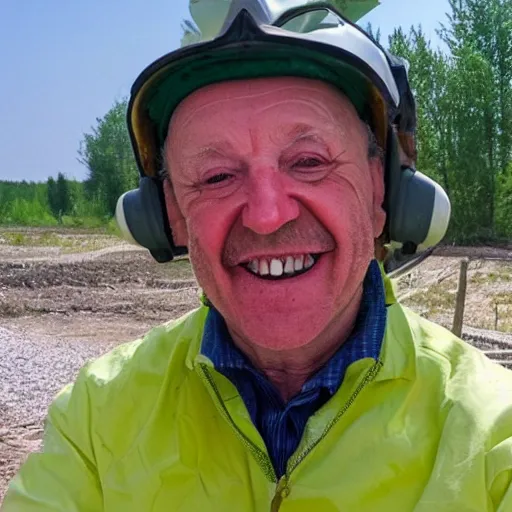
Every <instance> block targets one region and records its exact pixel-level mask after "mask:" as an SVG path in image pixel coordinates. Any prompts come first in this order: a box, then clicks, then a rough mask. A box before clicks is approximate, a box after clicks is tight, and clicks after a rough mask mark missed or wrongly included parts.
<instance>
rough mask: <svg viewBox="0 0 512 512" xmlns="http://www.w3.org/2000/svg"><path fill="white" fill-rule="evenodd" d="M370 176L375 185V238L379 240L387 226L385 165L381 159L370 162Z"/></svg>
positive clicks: (376, 158)
mask: <svg viewBox="0 0 512 512" xmlns="http://www.w3.org/2000/svg"><path fill="white" fill-rule="evenodd" d="M368 164H369V168H370V175H371V177H372V184H373V236H374V238H379V236H380V235H381V234H382V231H384V226H385V224H386V212H385V211H384V206H383V204H384V194H385V186H384V165H383V163H382V160H381V158H379V157H375V158H371V159H370V160H369V163H368Z"/></svg>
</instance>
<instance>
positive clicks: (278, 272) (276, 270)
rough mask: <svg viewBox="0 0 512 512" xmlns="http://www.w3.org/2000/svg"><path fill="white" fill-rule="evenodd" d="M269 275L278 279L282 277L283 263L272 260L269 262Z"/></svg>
mask: <svg viewBox="0 0 512 512" xmlns="http://www.w3.org/2000/svg"><path fill="white" fill-rule="evenodd" d="M270 275H272V276H274V277H279V276H282V275H283V262H282V261H281V260H276V259H273V260H271V261H270Z"/></svg>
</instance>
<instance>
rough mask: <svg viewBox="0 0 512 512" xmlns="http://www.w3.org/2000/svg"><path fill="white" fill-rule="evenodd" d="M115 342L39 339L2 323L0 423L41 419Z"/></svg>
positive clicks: (1, 424) (9, 424) (7, 423)
mask: <svg viewBox="0 0 512 512" xmlns="http://www.w3.org/2000/svg"><path fill="white" fill-rule="evenodd" d="M114 345H115V344H113V343H110V344H106V343H105V344H98V343H95V344H92V343H90V342H88V341H84V340H58V339H54V338H50V337H38V338H37V340H36V339H31V338H30V337H28V336H26V335H22V334H19V333H16V334H15V333H13V332H11V331H8V330H7V329H4V328H2V327H0V427H9V426H17V425H22V424H29V423H39V422H41V421H42V420H43V419H44V417H45V416H46V412H47V408H48V405H49V404H50V402H51V401H52V400H53V397H54V396H55V394H56V393H57V392H58V391H59V390H60V389H61V388H62V387H63V386H65V385H66V384H67V383H68V382H72V381H74V379H75V377H76V375H77V373H78V370H79V369H80V368H81V367H82V366H83V365H84V364H85V363H86V362H87V361H89V360H91V359H94V358H96V357H98V356H100V355H101V354H103V353H105V352H107V351H108V350H109V349H111V348H112V347H113V346H114Z"/></svg>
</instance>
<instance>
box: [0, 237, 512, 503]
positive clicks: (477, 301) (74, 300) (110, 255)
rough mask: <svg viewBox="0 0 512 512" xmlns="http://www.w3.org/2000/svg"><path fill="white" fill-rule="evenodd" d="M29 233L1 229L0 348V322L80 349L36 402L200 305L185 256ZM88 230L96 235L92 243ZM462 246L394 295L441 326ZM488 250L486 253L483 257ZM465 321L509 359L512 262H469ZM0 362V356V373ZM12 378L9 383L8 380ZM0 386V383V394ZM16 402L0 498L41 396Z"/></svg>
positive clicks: (0, 421)
mask: <svg viewBox="0 0 512 512" xmlns="http://www.w3.org/2000/svg"><path fill="white" fill-rule="evenodd" d="M37 233H39V232H37ZM37 233H36V235H37V236H40V237H41V236H42V237H43V238H44V240H43V241H42V242H41V243H39V239H38V238H37V236H36V235H34V234H33V233H32V234H31V232H30V231H27V232H24V237H25V238H19V237H18V238H13V235H11V234H9V235H5V233H2V232H0V326H1V327H0V348H1V345H2V332H1V328H3V329H5V331H4V333H3V336H4V339H5V340H6V341H5V342H4V343H6V344H9V343H10V344H11V345H6V346H9V347H11V346H12V347H18V346H20V344H23V343H24V341H23V340H30V343H31V344H32V345H33V346H34V347H35V349H34V350H43V349H42V348H39V349H38V348H37V347H38V340H45V343H47V345H44V346H45V347H46V346H48V347H50V348H49V349H48V350H55V353H56V354H60V353H62V350H63V347H69V348H68V352H69V351H71V352H73V351H77V350H78V349H77V348H76V347H80V351H81V352H80V351H79V352H80V354H82V355H81V356H80V357H81V358H82V359H80V358H78V359H76V361H74V362H73V364H71V365H68V364H67V363H66V365H67V366H66V367H68V366H69V367H70V368H71V370H69V371H70V373H64V374H63V376H62V380H63V382H61V381H60V380H57V381H56V382H53V381H52V384H51V386H50V385H49V388H50V391H48V392H46V394H44V398H37V400H40V401H42V402H46V401H49V400H50V399H51V396H52V395H51V393H53V392H54V391H55V390H57V389H59V387H60V386H61V385H62V384H65V382H67V380H66V379H72V378H73V375H74V373H73V372H75V371H76V370H77V368H79V366H80V365H81V364H83V362H84V361H86V360H87V359H88V358H90V357H95V356H96V354H98V355H99V354H100V353H102V352H105V351H106V350H108V349H109V348H110V347H112V346H114V345H115V344H118V343H121V342H124V341H130V340H133V339H135V338H137V337H139V336H140V335H142V334H143V333H145V332H147V331H148V330H149V329H150V328H151V327H153V326H155V325H157V324H159V323H162V322H165V321H168V320H170V319H172V318H175V317H178V316H180V315H182V314H183V313H185V312H186V311H189V310H190V309H192V308H193V307H195V306H197V305H198V304H199V298H198V288H197V284H196V282H195V280H194V276H193V274H192V271H191V267H190V264H189V262H188V259H186V258H185V259H179V260H176V261H173V262H171V263H168V264H163V265H162V264H158V263H156V262H154V261H153V260H152V258H151V257H150V256H149V255H148V254H147V253H146V252H145V251H143V250H137V249H134V248H133V247H131V246H128V245H127V244H124V243H121V242H120V241H119V240H118V239H117V238H115V237H109V236H107V235H92V234H90V233H83V234H76V233H75V234H73V235H69V233H64V234H59V233H57V236H58V237H61V238H62V239H65V243H59V244H58V245H55V246H52V245H49V242H53V241H55V240H57V239H56V238H51V237H48V236H47V235H46V234H44V232H43V235H41V233H39V234H37ZM27 236H29V237H30V236H34V237H35V238H34V239H33V243H34V245H32V246H31V245H12V243H13V240H14V243H19V242H24V243H26V242H27V238H26V237H27ZM95 236H97V237H99V238H98V239H97V240H93V241H92V242H91V237H92V238H93V239H94V237H95ZM70 237H71V240H70ZM30 240H31V239H30ZM59 240H60V239H59ZM59 240H57V242H59ZM462 252H463V253H462V254H460V253H457V252H455V253H453V252H452V253H451V254H454V256H456V257H452V256H450V255H449V256H442V257H441V256H436V257H431V258H429V259H427V260H426V261H425V262H424V263H423V264H422V265H421V266H419V267H417V268H416V269H414V270H413V271H412V272H411V273H410V274H408V275H406V276H404V277H402V278H401V279H400V280H399V281H398V283H397V289H398V295H399V296H400V297H402V299H403V301H404V302H405V303H407V304H409V305H411V307H413V308H414V309H416V310H418V311H419V312H420V313H421V314H423V315H425V316H427V317H429V318H431V319H433V320H435V321H438V322H440V323H442V324H444V325H445V326H447V327H449V326H450V324H451V319H452V318H453V305H454V298H455V293H456V289H457V279H458V269H459V261H460V256H468V254H464V251H462ZM470 252H471V251H470ZM471 254H474V252H473V253H471ZM492 254H494V253H492V251H491V256H490V257H492ZM500 254H501V256H503V254H502V253H500ZM494 255H495V254H494ZM511 256H512V254H511ZM487 257H489V256H487ZM465 323H466V324H467V325H468V326H469V327H474V328H475V329H476V331H475V332H476V335H475V336H473V337H472V339H473V340H476V342H475V343H476V344H478V343H480V346H481V348H482V349H484V350H491V351H493V350H495V349H496V350H499V351H500V355H497V356H496V357H495V358H496V359H499V360H500V361H506V360H507V359H509V358H510V359H512V336H511V333H512V261H494V260H493V261H488V260H485V261H484V260H475V261H472V262H471V263H470V269H469V275H468V298H467V307H466V317H465ZM481 329H493V330H495V331H498V333H496V336H498V338H499V337H500V336H502V337H501V338H499V339H498V341H496V342H493V341H492V340H491V341H485V340H486V339H487V338H485V336H484V337H483V338H482V337H481V332H480V330H481ZM472 332H473V331H472ZM500 332H501V334H500ZM473 334H474V333H473ZM13 337H14V338H13ZM469 338H471V336H469ZM491 338H492V337H491ZM479 339H480V342H479V341H478V340H479ZM482 340H483V341H482ZM27 343H28V342H27ZM41 343H42V341H41ZM493 343H494V344H493ZM55 344H57V345H55ZM504 349H510V350H508V352H507V350H505V351H504ZM6 350H7V349H6ZM9 350H11V349H10V348H9ZM1 353H2V352H1V351H0V354H1ZM30 354H31V353H29V354H28V355H27V354H25V355H21V356H20V357H21V359H22V360H23V361H26V359H30V358H31V357H33V356H32V355H30ZM1 363H2V361H1V360H0V377H1V376H2V364H1ZM52 364H53V363H52ZM61 366H62V365H61ZM57 368H59V366H57ZM4 371H5V372H7V375H14V374H15V371H14V370H13V369H12V364H11V367H10V368H8V369H6V368H4ZM33 371H35V370H33V369H31V368H28V369H27V372H28V373H27V375H29V376H32V378H33V379H35V380H37V375H36V376H35V377H34V376H33V375H32V373H31V372H33ZM9 372H10V373H9ZM36 373H37V371H36ZM0 384H1V383H0ZM20 385H21V384H20ZM13 386H14V387H16V382H15V383H14V384H11V388H12V387H13ZM36 387H37V386H36ZM40 387H41V386H40ZM43 387H44V386H43ZM1 390H2V386H1V385H0V393H1ZM8 391H9V390H8ZM11 392H12V389H11ZM12 396H14V397H16V396H17V395H15V394H13V395H12ZM30 396H35V397H38V396H39V395H38V394H37V393H36V394H34V395H30ZM15 400H17V398H16V399H13V398H11V401H10V402H9V400H7V399H6V401H5V403H6V404H7V405H5V411H3V410H2V403H3V402H2V397H1V396H0V502H1V499H2V496H3V493H4V492H5V488H6V485H7V482H8V480H9V479H10V478H12V476H13V475H14V474H15V472H16V471H17V468H18V467H19V464H20V463H21V462H22V461H23V460H24V458H25V457H26V455H27V454H28V453H29V452H31V451H34V450H37V449H38V448H39V446H40V442H41V437H42V418H43V417H44V411H45V409H46V407H47V404H46V403H42V404H40V405H41V407H39V408H38V409H37V411H36V412H30V414H28V413H27V412H26V411H24V410H21V409H24V408H25V409H26V407H25V406H23V407H21V406H19V405H17V404H16V403H14V402H15ZM30 400H32V401H33V400H35V398H30ZM28 409H29V410H30V411H32V409H30V407H29V408H28ZM41 411H42V412H41Z"/></svg>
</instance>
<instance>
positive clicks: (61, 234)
mask: <svg viewBox="0 0 512 512" xmlns="http://www.w3.org/2000/svg"><path fill="white" fill-rule="evenodd" d="M105 231H106V230H101V231H97V232H96V233H95V234H90V233H87V234H80V233H76V232H74V231H73V230H72V229H66V230H62V231H55V230H51V229H50V230H43V231H21V230H20V231H14V230H5V231H0V240H3V243H5V244H6V245H10V246H16V247H20V246H25V247H58V248H60V250H61V253H64V254H69V253H79V252H89V251H96V250H99V249H104V248H105V247H110V246H112V245H116V244H118V243H119V242H120V241H121V240H120V239H119V238H118V237H116V236H114V235H112V234H108V233H106V232H105ZM112 231H113V229H112Z"/></svg>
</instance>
